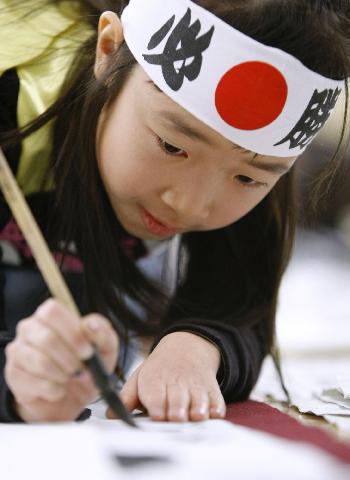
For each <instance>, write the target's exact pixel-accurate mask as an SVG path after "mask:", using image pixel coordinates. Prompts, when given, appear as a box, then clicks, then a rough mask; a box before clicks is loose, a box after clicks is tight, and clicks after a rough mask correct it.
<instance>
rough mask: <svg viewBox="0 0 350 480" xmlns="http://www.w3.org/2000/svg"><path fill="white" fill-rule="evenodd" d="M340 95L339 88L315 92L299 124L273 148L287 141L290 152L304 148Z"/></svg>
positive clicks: (325, 119) (324, 121) (327, 116)
mask: <svg viewBox="0 0 350 480" xmlns="http://www.w3.org/2000/svg"><path fill="white" fill-rule="evenodd" d="M340 93H341V90H340V88H336V89H335V90H332V89H331V88H330V89H326V90H323V91H322V92H318V91H317V90H315V92H314V94H313V96H312V98H311V100H310V103H309V105H308V106H307V108H306V110H305V112H304V113H303V115H302V116H301V118H300V120H299V122H298V123H297V124H296V126H295V127H294V128H293V130H292V131H291V132H290V133H289V134H288V135H287V136H286V137H285V138H284V139H283V140H281V141H280V142H278V143H276V144H275V145H274V146H275V147H276V146H278V145H281V144H282V143H285V142H288V141H289V142H290V146H289V149H290V150H291V149H292V148H297V147H300V149H303V148H304V147H306V146H307V145H308V143H310V142H311V140H312V139H313V138H314V137H315V135H316V134H317V133H318V132H319V131H320V130H321V128H322V127H323V125H324V124H325V123H326V121H327V120H328V118H329V116H330V114H331V112H332V110H333V108H334V107H335V105H336V103H337V100H338V98H339V95H340Z"/></svg>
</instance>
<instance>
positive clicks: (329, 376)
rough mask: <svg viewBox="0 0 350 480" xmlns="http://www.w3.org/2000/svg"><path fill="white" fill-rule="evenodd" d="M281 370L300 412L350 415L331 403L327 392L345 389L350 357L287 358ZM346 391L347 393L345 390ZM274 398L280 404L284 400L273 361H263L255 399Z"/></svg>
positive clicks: (254, 392)
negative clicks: (344, 381) (342, 381)
mask: <svg viewBox="0 0 350 480" xmlns="http://www.w3.org/2000/svg"><path fill="white" fill-rule="evenodd" d="M282 370H283V375H284V380H285V383H286V386H287V389H288V391H289V393H290V396H291V400H292V404H293V405H294V406H295V407H297V408H298V409H299V411H300V412H301V413H313V414H315V415H320V416H323V415H343V416H347V415H350V410H349V409H348V408H347V406H345V403H344V405H340V404H339V402H335V401H334V397H333V401H332V402H330V398H329V396H328V398H327V399H326V398H325V396H324V392H329V389H330V387H331V386H334V387H335V388H336V389H337V388H338V387H339V388H340V389H341V388H342V387H344V388H346V385H345V383H342V384H341V385H340V384H339V381H341V379H344V378H348V373H347V372H349V371H350V354H349V355H348V356H344V357H343V356H340V357H334V358H332V357H303V356H301V357H285V358H284V359H283V362H282ZM345 391H346V390H345ZM268 396H270V397H272V398H273V399H275V400H277V401H285V400H286V398H285V395H284V393H283V391H282V389H281V386H280V383H279V379H278V377H277V375H276V371H275V369H274V366H273V364H272V361H271V359H267V360H266V361H265V362H264V366H263V370H262V374H261V376H260V379H259V381H258V383H257V385H256V387H255V389H254V391H253V394H252V398H254V399H256V400H264V399H265V398H266V397H268Z"/></svg>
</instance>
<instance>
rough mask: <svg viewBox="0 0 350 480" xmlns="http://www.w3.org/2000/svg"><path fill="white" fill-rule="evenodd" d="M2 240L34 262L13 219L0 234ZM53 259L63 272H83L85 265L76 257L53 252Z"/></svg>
mask: <svg viewBox="0 0 350 480" xmlns="http://www.w3.org/2000/svg"><path fill="white" fill-rule="evenodd" d="M0 240H5V241H7V242H9V243H11V244H12V245H13V246H14V248H15V249H16V250H17V251H18V253H19V254H20V255H22V257H24V258H26V259H28V260H33V261H34V259H33V255H32V252H31V249H30V247H29V245H28V244H27V242H26V240H25V239H24V237H23V235H22V232H21V230H20V228H19V227H18V225H17V223H16V222H15V220H14V219H13V218H12V219H11V220H10V221H9V222H8V223H7V225H6V226H5V228H4V229H3V230H2V231H1V232H0ZM53 257H54V259H55V260H56V262H57V264H58V265H59V266H60V267H61V268H62V270H63V271H66V272H67V271H68V272H82V271H83V264H82V262H81V260H80V259H79V258H78V257H76V256H74V255H69V254H67V255H63V253H62V252H53Z"/></svg>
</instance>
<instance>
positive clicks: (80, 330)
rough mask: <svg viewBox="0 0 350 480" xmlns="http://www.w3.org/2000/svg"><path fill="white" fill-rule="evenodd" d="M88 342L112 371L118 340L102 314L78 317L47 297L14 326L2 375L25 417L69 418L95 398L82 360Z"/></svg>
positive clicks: (88, 348) (86, 354)
mask: <svg viewBox="0 0 350 480" xmlns="http://www.w3.org/2000/svg"><path fill="white" fill-rule="evenodd" d="M92 343H93V344H94V346H95V347H96V348H97V350H98V351H99V353H100V354H101V357H102V359H103V361H104V363H105V365H106V367H107V369H108V371H109V372H112V371H113V370H114V369H115V366H116V362H117V357H118V347H119V341H118V337H117V334H116V332H115V330H114V329H113V327H112V325H111V324H110V322H109V321H108V320H107V319H105V318H104V317H102V316H100V315H97V314H92V315H89V316H87V317H84V318H78V317H77V316H75V315H74V314H72V313H70V311H68V310H67V308H65V307H64V306H62V305H61V304H59V303H58V302H57V301H56V300H52V299H50V300H48V301H46V302H45V303H43V304H42V305H41V306H40V307H39V308H38V309H37V311H36V312H35V313H34V314H33V315H32V316H31V317H29V318H28V319H25V320H22V321H21V322H20V323H19V324H18V326H17V331H16V338H15V339H14V340H13V342H11V343H10V344H9V345H8V346H7V347H6V366H5V379H6V382H7V385H8V386H9V388H10V390H11V391H12V393H13V395H14V398H15V405H14V408H15V410H16V412H17V414H18V415H19V416H20V417H21V418H22V419H23V420H24V421H26V422H51V421H73V420H75V419H76V418H77V417H78V416H79V414H80V413H81V412H82V410H83V409H84V408H85V407H86V405H88V404H89V403H91V402H92V401H94V400H95V399H96V398H97V397H98V391H97V390H96V388H95V385H94V383H93V380H92V378H91V376H90V373H89V372H88V371H87V370H86V369H85V368H84V365H83V363H82V361H83V360H86V359H88V358H90V357H91V355H92V353H93V347H92ZM77 372H81V373H80V374H78V375H77Z"/></svg>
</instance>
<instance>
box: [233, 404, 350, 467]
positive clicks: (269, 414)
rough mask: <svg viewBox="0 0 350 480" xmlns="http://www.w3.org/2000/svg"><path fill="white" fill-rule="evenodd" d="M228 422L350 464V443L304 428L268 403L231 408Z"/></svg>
mask: <svg viewBox="0 0 350 480" xmlns="http://www.w3.org/2000/svg"><path fill="white" fill-rule="evenodd" d="M226 420H228V421H229V422H232V423H235V424H237V425H242V426H243V427H249V428H252V429H254V430H259V431H261V432H266V433H270V434H272V435H275V436H277V437H282V438H285V439H288V440H292V441H295V442H307V443H310V444H312V445H314V446H316V447H318V448H321V449H322V450H324V451H326V452H327V453H329V454H331V455H333V456H335V457H336V458H337V459H338V460H341V461H342V462H345V463H350V442H349V443H348V442H344V441H341V440H337V438H335V437H334V436H333V435H332V434H330V433H327V432H326V431H325V430H323V429H321V428H318V427H310V426H307V425H303V424H302V423H300V422H299V421H298V420H296V419H295V418H293V417H291V416H290V415H287V414H286V413H283V412H281V411H279V410H277V409H276V408H273V407H271V406H270V405H267V404H266V403H261V402H255V401H252V400H248V401H246V402H240V403H234V404H232V405H228V406H227V415H226Z"/></svg>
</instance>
